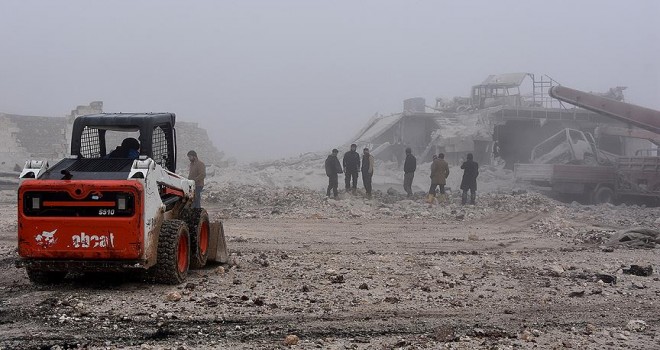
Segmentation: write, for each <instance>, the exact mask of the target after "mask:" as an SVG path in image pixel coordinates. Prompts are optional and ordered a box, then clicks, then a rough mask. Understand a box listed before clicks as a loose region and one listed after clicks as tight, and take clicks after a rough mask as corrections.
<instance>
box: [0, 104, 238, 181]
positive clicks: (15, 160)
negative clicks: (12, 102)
mask: <svg viewBox="0 0 660 350" xmlns="http://www.w3.org/2000/svg"><path fill="white" fill-rule="evenodd" d="M102 112H103V102H102V101H94V102H91V103H90V104H89V105H83V106H78V107H76V108H75V109H74V110H72V111H71V113H70V114H69V115H67V116H65V117H42V116H27V115H16V114H5V113H0V144H1V145H2V147H0V172H9V173H10V174H9V176H10V177H12V178H13V177H15V174H13V172H14V171H19V170H20V169H22V167H23V164H24V163H25V161H26V160H28V159H45V160H48V161H50V162H51V163H52V162H53V161H58V160H60V159H62V158H63V157H65V156H66V155H68V154H69V152H70V146H69V145H70V140H69V138H70V135H71V128H72V125H73V121H74V120H75V119H76V118H77V117H78V116H81V115H88V114H96V113H102ZM176 129H177V143H178V148H179V151H178V153H177V164H178V165H179V168H180V169H184V168H186V167H187V165H188V163H189V162H188V159H187V158H186V152H187V151H188V150H191V149H194V150H196V151H197V152H198V153H199V154H200V158H203V159H204V162H205V163H206V164H207V165H216V166H221V165H222V164H224V163H226V162H227V160H226V159H225V158H224V154H223V153H222V152H221V151H219V150H218V149H217V148H216V147H215V146H214V145H213V143H212V142H211V140H210V139H209V136H208V134H207V132H206V130H205V129H203V128H200V127H199V125H198V124H197V123H192V122H185V121H182V120H181V117H179V118H178V119H177V121H176ZM121 137H122V135H119V134H118V135H116V137H114V138H113V137H112V136H109V137H108V144H109V147H114V146H116V145H119V144H120V143H121Z"/></svg>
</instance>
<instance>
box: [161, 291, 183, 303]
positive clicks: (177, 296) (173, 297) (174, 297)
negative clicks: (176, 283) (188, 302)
mask: <svg viewBox="0 0 660 350" xmlns="http://www.w3.org/2000/svg"><path fill="white" fill-rule="evenodd" d="M165 300H167V301H179V300H181V293H179V292H177V291H174V292H169V293H167V295H166V296H165Z"/></svg>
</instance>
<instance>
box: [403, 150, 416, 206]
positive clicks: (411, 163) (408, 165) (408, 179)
mask: <svg viewBox="0 0 660 350" xmlns="http://www.w3.org/2000/svg"><path fill="white" fill-rule="evenodd" d="M415 170H417V158H415V156H413V155H412V150H411V149H410V148H406V161H405V163H403V189H404V190H405V191H406V193H408V197H412V195H413V191H412V183H413V178H414V177H415Z"/></svg>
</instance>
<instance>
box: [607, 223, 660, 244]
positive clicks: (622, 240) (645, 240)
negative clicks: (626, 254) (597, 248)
mask: <svg viewBox="0 0 660 350" xmlns="http://www.w3.org/2000/svg"><path fill="white" fill-rule="evenodd" d="M654 222H655V221H654ZM607 244H608V245H610V246H618V245H621V246H627V247H630V248H655V247H656V245H658V244H660V231H658V230H654V229H648V228H644V227H637V228H632V229H627V230H623V231H619V232H617V233H616V234H614V235H612V237H611V238H610V240H609V242H607Z"/></svg>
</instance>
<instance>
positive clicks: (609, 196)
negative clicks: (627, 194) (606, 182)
mask: <svg viewBox="0 0 660 350" xmlns="http://www.w3.org/2000/svg"><path fill="white" fill-rule="evenodd" d="M593 203H594V204H605V203H614V191H612V189H611V188H609V187H601V188H599V189H598V190H597V191H596V193H594V197H593Z"/></svg>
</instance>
